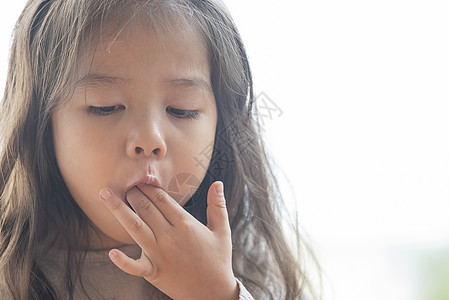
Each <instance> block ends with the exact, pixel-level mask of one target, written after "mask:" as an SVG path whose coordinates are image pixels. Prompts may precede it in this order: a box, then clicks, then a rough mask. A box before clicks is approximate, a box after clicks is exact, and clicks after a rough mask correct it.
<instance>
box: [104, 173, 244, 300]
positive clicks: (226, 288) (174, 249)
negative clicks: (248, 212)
mask: <svg viewBox="0 0 449 300" xmlns="http://www.w3.org/2000/svg"><path fill="white" fill-rule="evenodd" d="M100 197H101V198H102V199H103V200H104V202H105V204H106V206H107V207H108V209H109V210H110V211H111V212H112V214H113V215H114V216H115V218H117V220H118V221H119V222H120V223H121V224H122V226H123V227H124V228H125V229H126V231H127V232H128V233H129V235H130V236H131V237H132V238H133V239H134V241H135V242H136V243H137V244H138V245H139V246H140V247H141V248H142V254H141V257H140V258H139V259H137V260H134V259H132V258H130V257H128V256H127V255H126V254H124V253H123V252H121V251H119V250H117V249H113V250H111V251H110V252H109V257H110V259H111V260H112V262H113V263H114V264H115V265H116V266H117V267H119V268H120V269H121V270H123V271H124V272H126V273H129V274H132V275H135V276H141V277H143V278H145V279H146V280H147V281H148V282H150V283H151V284H153V285H154V286H155V287H157V288H158V289H159V290H161V291H162V292H164V293H165V294H166V295H168V296H169V297H171V298H173V299H182V300H184V299H195V300H198V299H211V297H213V299H238V286H237V283H236V280H235V278H234V274H233V271H232V243H231V230H230V226H229V221H228V214H227V211H226V202H225V198H224V194H223V184H222V183H221V182H215V183H214V184H212V185H211V187H210V188H209V192H208V195H207V203H208V208H207V221H208V222H207V227H206V226H204V225H203V224H201V223H200V222H199V221H197V220H196V219H195V218H194V217H192V216H191V215H190V214H189V213H188V212H186V211H185V210H184V209H183V208H182V207H181V206H180V205H179V204H178V203H177V202H176V201H175V200H173V199H172V198H171V197H170V196H169V195H168V194H167V193H166V192H165V191H164V190H162V189H160V188H157V187H154V186H151V185H140V186H139V187H135V188H133V189H131V190H130V191H129V192H128V193H127V195H126V198H127V200H128V202H129V203H130V205H131V206H132V208H133V209H134V210H135V213H134V212H133V211H132V210H131V209H130V208H129V207H128V206H127V205H126V204H125V203H124V202H123V201H122V200H121V199H120V198H119V197H118V196H117V195H115V194H114V193H113V192H112V190H110V189H103V190H102V191H101V192H100Z"/></svg>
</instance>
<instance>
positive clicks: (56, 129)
mask: <svg viewBox="0 0 449 300" xmlns="http://www.w3.org/2000/svg"><path fill="white" fill-rule="evenodd" d="M85 64H86V65H85V66H80V68H81V69H80V70H82V72H81V73H82V75H81V77H80V80H79V81H78V83H77V85H76V89H75V92H74V94H73V96H72V98H71V99H70V101H69V102H68V103H67V104H66V105H64V106H62V107H60V108H58V109H57V110H56V111H55V112H54V114H53V118H52V122H53V123H52V124H53V136H54V146H55V152H56V159H57V162H58V166H59V169H60V171H61V174H62V177H63V179H64V181H65V183H66V185H67V187H68V189H69V191H70V193H71V194H72V196H73V197H74V199H75V201H76V202H77V203H78V205H79V206H80V207H81V209H82V210H83V211H84V212H85V213H86V215H87V216H88V217H89V218H90V220H91V221H92V222H93V223H94V224H95V226H96V227H98V229H100V231H101V232H102V233H103V234H104V236H103V237H102V240H101V241H99V244H98V246H99V247H100V246H105V245H108V246H114V245H119V244H123V243H134V241H133V240H132V239H131V237H130V236H129V235H128V233H127V232H126V231H125V230H124V228H123V227H122V226H121V225H120V224H119V222H118V221H117V220H116V219H115V218H114V217H113V216H112V214H111V213H109V211H108V210H107V208H106V207H105V206H104V204H103V202H102V200H101V199H100V198H99V196H98V194H99V192H100V190H101V189H103V188H105V187H110V188H111V189H112V190H113V191H114V192H115V193H116V194H117V195H118V196H119V197H121V198H122V199H123V200H124V201H125V195H126V193H127V191H128V190H130V189H131V188H132V187H133V186H135V185H137V184H139V183H142V182H145V181H147V183H150V184H153V185H156V186H159V187H161V188H162V189H164V190H165V191H166V192H168V194H169V195H171V196H172V197H173V198H174V199H175V200H176V201H178V202H179V203H180V204H181V205H183V204H185V203H186V202H187V200H188V199H189V197H190V196H191V195H192V193H193V191H192V185H193V186H194V187H195V188H197V187H198V186H199V184H200V182H201V181H202V180H203V178H204V176H205V174H206V168H207V166H208V164H209V162H210V155H211V154H212V153H211V152H212V151H205V149H210V148H211V145H213V143H214V136H215V128H216V124H217V110H216V105H215V99H214V96H213V93H212V89H211V84H210V72H209V63H208V59H207V51H206V48H205V45H204V42H203V41H202V40H200V39H199V38H195V37H192V36H189V37H187V36H185V35H182V34H178V33H174V34H173V35H170V34H157V33H156V32H155V31H150V30H138V29H136V28H132V29H129V30H125V31H123V32H122V33H121V34H120V36H119V37H118V38H117V39H116V40H114V42H113V43H105V42H104V41H102V42H100V43H98V46H97V47H96V48H95V50H94V51H93V57H92V56H91V57H90V58H89V59H86V61H85ZM186 176H190V179H192V180H191V181H190V182H189V184H188V185H181V186H180V187H179V190H177V187H176V186H177V185H178V184H177V183H178V182H177V180H179V181H182V180H183V179H184V178H185V177H186ZM180 184H181V182H180ZM111 244H112V245H111Z"/></svg>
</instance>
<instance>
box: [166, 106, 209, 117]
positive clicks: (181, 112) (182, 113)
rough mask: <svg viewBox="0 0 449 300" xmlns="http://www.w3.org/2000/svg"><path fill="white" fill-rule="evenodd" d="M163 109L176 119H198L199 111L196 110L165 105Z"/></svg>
mask: <svg viewBox="0 0 449 300" xmlns="http://www.w3.org/2000/svg"><path fill="white" fill-rule="evenodd" d="M165 111H166V112H168V113H169V114H170V115H172V116H173V117H175V118H178V119H198V118H199V117H200V113H199V112H198V111H197V110H185V109H178V108H173V107H167V109H166V110H165Z"/></svg>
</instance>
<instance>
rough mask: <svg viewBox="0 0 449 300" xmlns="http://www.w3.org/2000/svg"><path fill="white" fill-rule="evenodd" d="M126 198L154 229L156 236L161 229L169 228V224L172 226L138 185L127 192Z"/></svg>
mask: <svg viewBox="0 0 449 300" xmlns="http://www.w3.org/2000/svg"><path fill="white" fill-rule="evenodd" d="M126 200H128V203H129V204H130V205H131V206H132V208H133V209H134V211H135V212H136V213H137V215H138V216H139V217H140V218H141V219H142V220H143V221H144V222H145V223H146V224H147V225H148V226H149V227H150V228H151V230H153V232H154V234H155V236H157V234H158V232H160V231H161V230H162V231H163V230H164V229H167V226H171V224H170V223H169V222H168V221H167V219H165V217H164V215H162V213H161V212H160V211H159V209H158V208H157V207H156V206H155V205H154V204H153V202H151V200H150V199H148V197H147V196H146V195H145V194H143V193H142V191H140V190H139V189H138V188H137V187H134V188H132V189H131V190H129V191H128V192H127V193H126Z"/></svg>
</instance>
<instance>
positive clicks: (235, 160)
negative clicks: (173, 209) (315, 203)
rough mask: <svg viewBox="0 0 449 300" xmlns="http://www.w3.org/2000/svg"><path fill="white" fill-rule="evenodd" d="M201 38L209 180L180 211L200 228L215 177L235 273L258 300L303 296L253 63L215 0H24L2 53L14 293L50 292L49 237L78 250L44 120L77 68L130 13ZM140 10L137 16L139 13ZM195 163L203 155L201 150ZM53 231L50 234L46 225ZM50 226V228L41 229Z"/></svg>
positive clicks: (3, 170) (85, 224)
mask: <svg viewBox="0 0 449 300" xmlns="http://www.w3.org/2000/svg"><path fill="white" fill-rule="evenodd" d="M137 15H138V19H139V21H141V20H147V21H148V22H149V25H151V26H155V27H160V26H162V27H164V26H165V27H167V28H170V27H171V26H173V24H177V25H179V24H182V25H183V28H185V29H186V30H191V31H192V32H195V33H196V34H201V35H202V37H203V38H204V41H205V43H206V44H207V48H208V55H209V61H210V68H211V83H212V88H213V92H214V96H215V99H216V104H217V111H218V122H217V129H216V138H215V144H214V145H213V155H212V159H211V161H210V164H209V166H208V171H207V174H206V177H205V178H204V180H203V182H202V183H201V185H200V188H199V189H198V191H197V194H195V195H194V196H193V197H192V199H191V200H190V201H189V203H188V204H187V206H186V209H187V210H188V211H189V212H190V213H192V214H193V215H194V216H195V217H196V218H198V219H199V220H200V221H202V222H203V223H205V222H206V220H205V209H206V205H205V203H206V201H205V200H206V198H205V197H206V193H205V192H204V191H206V190H207V188H208V187H209V186H210V184H211V182H213V181H214V180H222V181H223V182H224V184H225V194H226V199H227V205H228V210H229V218H230V224H231V230H232V240H233V268H234V272H235V275H236V277H237V278H239V279H240V280H241V281H242V282H243V284H244V285H245V286H246V287H247V289H248V290H249V291H250V292H251V293H252V294H253V295H254V296H255V298H256V299H281V298H285V299H302V298H303V295H304V291H305V289H306V288H308V287H309V282H308V280H307V276H306V274H305V272H304V270H303V268H302V266H301V265H300V263H299V262H298V257H297V256H298V254H297V252H295V249H299V247H293V245H294V244H295V242H298V241H299V242H300V243H303V241H302V240H301V239H299V234H298V231H297V227H295V226H293V227H292V228H293V230H291V231H290V234H293V236H289V239H287V237H286V235H285V231H284V226H282V221H283V220H285V215H283V212H284V211H283V204H282V203H283V202H282V197H281V193H280V192H279V188H278V185H277V181H276V178H275V176H274V174H273V171H272V168H271V166H270V163H269V158H268V156H267V153H266V151H265V146H264V144H263V141H262V139H261V135H260V128H259V127H258V123H257V111H256V110H255V105H254V101H255V100H254V93H253V84H252V77H251V70H250V67H249V64H248V59H247V55H246V52H245V48H244V45H243V42H242V40H241V37H240V35H239V33H238V31H237V29H236V26H235V24H234V22H233V21H232V19H231V17H230V15H229V13H228V11H227V10H226V9H225V7H224V6H223V5H222V4H221V3H220V2H218V1H216V0H171V1H150V0H146V1H145V0H141V1H138V0H120V1H119V0H50V1H49V0H47V1H34V0H30V1H29V2H28V4H27V5H26V7H25V9H24V11H23V13H22V15H21V16H20V18H19V20H18V22H17V26H16V29H15V35H14V41H13V44H12V49H11V56H10V63H9V73H8V79H7V84H6V89H5V94H4V97H3V101H2V102H1V112H0V113H1V118H0V130H1V135H0V149H1V156H0V278H2V280H3V281H4V282H5V283H6V285H7V287H8V290H9V291H10V294H11V295H12V297H13V298H15V299H30V298H32V299H54V298H56V296H55V293H54V287H52V286H51V284H50V283H49V281H48V280H47V279H46V278H45V276H44V274H43V273H42V271H41V270H40V269H39V267H38V265H37V263H36V262H37V261H38V258H39V256H40V255H41V253H42V252H41V251H45V249H46V248H45V247H50V246H51V245H52V244H53V243H54V242H55V241H58V243H62V244H63V245H64V247H66V248H67V249H69V251H70V249H80V248H81V249H85V250H87V249H88V247H89V245H88V244H87V243H84V244H83V243H82V242H81V241H88V240H89V236H88V235H89V234H88V232H89V231H88V230H87V229H88V228H89V226H91V223H90V221H89V220H88V218H87V217H86V216H85V214H84V213H83V212H82V210H81V209H80V208H79V207H78V206H77V205H76V202H75V201H74V199H73V198H72V196H71V195H70V193H69V191H68V189H67V188H66V186H65V184H64V181H63V179H62V177H61V175H60V173H59V169H58V167H57V163H56V160H55V155H54V149H53V140H52V131H51V115H52V112H53V110H54V108H55V107H56V106H57V105H60V104H61V103H63V102H64V101H66V99H68V98H69V96H70V93H71V91H72V90H73V86H72V83H73V79H74V78H73V76H74V74H75V73H76V66H77V65H78V63H79V61H80V60H81V59H83V56H84V55H85V50H86V49H87V48H88V47H89V44H91V43H95V41H97V42H98V39H100V38H101V34H102V28H103V26H104V24H109V25H111V24H112V25H113V26H116V29H117V30H119V29H120V28H123V26H128V25H129V24H130V22H132V20H137ZM142 17H143V18H142ZM198 155H199V157H198V159H201V157H200V156H201V153H199V154H198ZM50 228H53V229H54V228H57V229H58V230H57V231H56V232H55V230H53V231H50V230H49V229H50ZM48 232H50V233H52V234H50V235H49V234H48ZM82 259H83V257H82V256H79V255H70V252H69V255H68V259H67V274H66V278H65V289H66V290H67V291H68V295H69V296H70V297H73V293H74V286H75V284H76V282H77V281H80V280H81V270H80V267H79V266H80V265H81V264H80V261H82Z"/></svg>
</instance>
